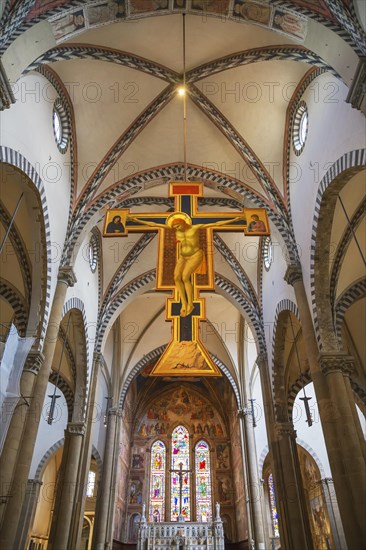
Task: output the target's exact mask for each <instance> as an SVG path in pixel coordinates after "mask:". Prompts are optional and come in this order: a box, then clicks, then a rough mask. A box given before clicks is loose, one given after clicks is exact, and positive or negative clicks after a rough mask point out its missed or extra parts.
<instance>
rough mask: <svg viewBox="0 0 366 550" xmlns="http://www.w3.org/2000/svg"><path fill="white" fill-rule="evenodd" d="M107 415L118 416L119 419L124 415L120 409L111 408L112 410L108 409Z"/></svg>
mask: <svg viewBox="0 0 366 550" xmlns="http://www.w3.org/2000/svg"><path fill="white" fill-rule="evenodd" d="M107 414H108V416H118V417H121V416H122V413H121V411H120V410H119V409H118V407H111V408H110V409H108V412H107Z"/></svg>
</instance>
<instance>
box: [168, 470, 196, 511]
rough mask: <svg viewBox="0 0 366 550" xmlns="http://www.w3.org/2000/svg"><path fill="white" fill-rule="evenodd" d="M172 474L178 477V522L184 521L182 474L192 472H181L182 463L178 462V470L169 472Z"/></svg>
mask: <svg viewBox="0 0 366 550" xmlns="http://www.w3.org/2000/svg"><path fill="white" fill-rule="evenodd" d="M170 472H171V473H172V474H177V476H178V477H179V515H178V521H184V516H183V514H182V495H183V474H190V473H192V470H183V462H179V470H170Z"/></svg>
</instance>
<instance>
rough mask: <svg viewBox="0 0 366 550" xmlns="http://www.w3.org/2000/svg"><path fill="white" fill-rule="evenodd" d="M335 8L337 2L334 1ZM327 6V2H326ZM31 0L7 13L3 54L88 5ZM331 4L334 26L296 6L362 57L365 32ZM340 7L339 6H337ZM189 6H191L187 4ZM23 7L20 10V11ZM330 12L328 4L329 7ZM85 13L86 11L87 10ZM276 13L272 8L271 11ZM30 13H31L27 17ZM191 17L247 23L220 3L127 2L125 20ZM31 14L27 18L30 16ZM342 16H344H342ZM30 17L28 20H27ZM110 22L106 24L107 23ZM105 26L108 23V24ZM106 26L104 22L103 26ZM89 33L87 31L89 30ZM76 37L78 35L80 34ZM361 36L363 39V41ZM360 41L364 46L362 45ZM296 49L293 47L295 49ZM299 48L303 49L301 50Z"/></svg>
mask: <svg viewBox="0 0 366 550" xmlns="http://www.w3.org/2000/svg"><path fill="white" fill-rule="evenodd" d="M331 1H332V2H333V4H334V0H331ZM327 3H328V2H327ZM32 4H33V2H32V0H24V1H23V2H19V3H18V5H17V6H16V8H15V10H14V13H13V11H11V12H10V13H9V10H7V13H6V19H5V21H6V23H7V24H6V27H5V28H6V32H5V33H4V37H3V39H2V40H1V48H2V50H4V49H5V48H6V47H7V46H8V45H9V44H10V43H11V42H12V41H13V40H15V38H16V37H17V36H19V35H20V34H22V33H23V32H24V31H25V30H27V29H28V28H30V27H32V26H33V25H34V24H35V23H38V22H39V21H42V20H44V19H50V18H51V17H53V16H55V15H56V14H60V15H62V14H64V13H66V12H67V11H70V9H72V8H73V7H74V8H76V7H78V9H83V5H86V4H87V2H86V0H72V1H69V2H67V5H65V4H61V5H57V3H56V6H54V5H52V3H51V8H50V9H47V7H46V8H44V9H43V11H40V10H37V11H36V10H34V11H32V10H31V8H32ZM333 4H332V8H331V9H330V12H331V16H333V18H335V20H336V22H334V19H330V17H331V16H330V17H329V18H328V17H326V16H325V15H323V14H322V13H318V12H317V11H313V10H312V9H309V8H307V7H304V6H302V5H297V6H296V9H297V10H298V11H299V12H301V13H302V14H303V15H305V16H306V17H308V18H311V19H314V20H315V21H318V22H319V23H321V24H322V25H324V26H325V27H326V28H329V29H330V30H332V31H334V32H335V33H337V34H338V35H339V36H340V37H341V38H342V39H343V40H344V41H345V42H346V43H348V44H350V45H351V46H352V47H353V48H354V49H355V50H356V51H357V52H359V53H362V51H363V47H362V46H363V44H362V32H361V34H360V30H359V26H358V25H357V23H356V22H355V21H354V20H352V19H351V18H350V16H349V14H348V13H347V12H346V11H345V10H344V8H343V11H342V9H339V8H338V6H337V8H335V7H334V6H333ZM337 4H338V2H337ZM188 5H189V4H188ZM19 6H20V7H19ZM281 7H284V8H287V9H290V10H293V9H294V6H293V4H292V3H291V2H288V1H286V0H282V1H281ZM328 8H329V4H328ZM84 9H85V8H84ZM272 9H273V8H272ZM28 12H30V13H29V14H28ZM182 12H183V13H191V14H192V15H196V16H201V17H202V15H204V17H205V18H206V17H220V18H225V21H226V20H231V21H235V22H236V23H238V24H240V23H241V24H243V23H246V20H245V19H244V18H240V17H238V16H236V15H235V14H234V13H233V11H232V6H231V3H228V4H227V9H223V5H222V4H221V2H219V3H217V5H216V6H215V3H214V4H213V8H212V9H210V11H208V10H207V9H204V8H202V9H200V8H195V7H194V6H193V7H192V6H190V5H189V7H187V8H185V9H183V10H182V8H180V7H174V6H172V7H169V6H168V7H167V8H165V9H164V10H162V11H160V10H156V11H152V10H146V11H144V12H140V13H134V12H133V11H132V12H131V9H130V3H129V2H127V0H126V11H125V14H124V17H123V20H127V21H128V20H135V19H146V18H149V17H151V16H156V15H160V16H161V15H167V14H177V13H182ZM349 13H350V14H351V16H352V14H353V13H354V12H352V8H350V12H349ZM27 14H28V16H27ZM339 14H342V16H340V15H339ZM26 16H27V17H26ZM84 18H85V19H87V13H86V12H84ZM115 21H116V19H115V18H114V16H113V14H112V11H111V16H110V21H109V22H110V23H113V22H115ZM106 22H107V21H106ZM106 22H105V23H106ZM103 23H104V22H103ZM99 26H100V23H99V24H98V23H96V24H94V25H92V26H91V27H90V28H97V27H99ZM259 26H260V27H262V28H265V29H268V28H269V27H268V25H265V24H261V23H259ZM86 30H87V29H86ZM271 30H272V31H274V32H276V29H274V28H272V29H271ZM75 34H78V33H77V32H76V33H75ZM360 36H361V38H360ZM360 40H361V43H360ZM295 47H296V46H293V49H295ZM298 48H301V46H300V47H298Z"/></svg>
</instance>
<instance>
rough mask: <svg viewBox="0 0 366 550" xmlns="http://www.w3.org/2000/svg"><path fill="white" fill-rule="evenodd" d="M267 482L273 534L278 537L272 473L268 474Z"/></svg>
mask: <svg viewBox="0 0 366 550" xmlns="http://www.w3.org/2000/svg"><path fill="white" fill-rule="evenodd" d="M267 482H268V495H269V505H270V508H271V518H272V528H273V535H274V536H275V537H279V536H280V532H279V530H278V513H277V505H276V495H275V491H274V483H273V476H272V474H269V476H268V481H267Z"/></svg>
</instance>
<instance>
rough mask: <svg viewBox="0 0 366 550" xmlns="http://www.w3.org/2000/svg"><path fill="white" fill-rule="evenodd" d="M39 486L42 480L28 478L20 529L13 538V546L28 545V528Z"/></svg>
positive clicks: (30, 524)
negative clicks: (14, 538)
mask: <svg viewBox="0 0 366 550" xmlns="http://www.w3.org/2000/svg"><path fill="white" fill-rule="evenodd" d="M41 486H42V481H39V480H38V479H28V483H27V489H26V492H25V499H24V503H23V509H22V515H21V518H20V522H19V525H20V529H18V532H17V538H16V540H15V548H27V547H28V546H27V542H28V538H29V534H30V529H31V528H32V525H33V521H34V516H35V513H36V507H37V502H38V498H39V492H40V489H41Z"/></svg>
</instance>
